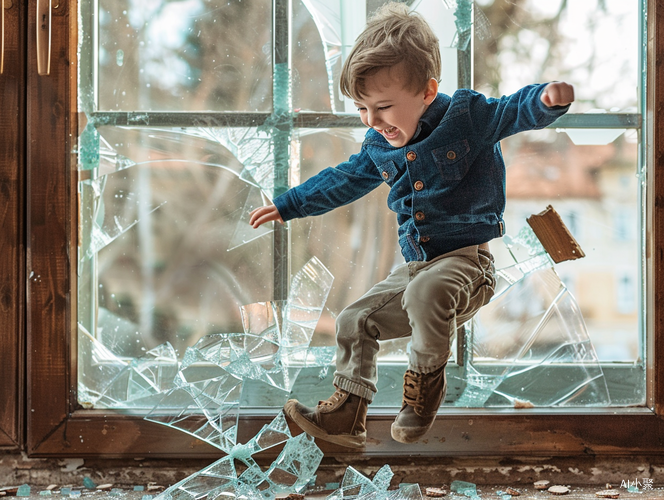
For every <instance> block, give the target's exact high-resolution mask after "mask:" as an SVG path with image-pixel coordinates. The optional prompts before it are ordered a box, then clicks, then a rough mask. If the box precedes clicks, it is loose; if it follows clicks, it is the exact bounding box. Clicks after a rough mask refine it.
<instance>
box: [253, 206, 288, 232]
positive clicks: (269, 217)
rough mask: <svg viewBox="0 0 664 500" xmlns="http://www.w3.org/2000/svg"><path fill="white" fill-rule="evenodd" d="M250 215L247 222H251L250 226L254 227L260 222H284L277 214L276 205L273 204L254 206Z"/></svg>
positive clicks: (260, 223)
mask: <svg viewBox="0 0 664 500" xmlns="http://www.w3.org/2000/svg"><path fill="white" fill-rule="evenodd" d="M250 215H251V217H250V218H249V224H251V227H253V228H254V229H256V228H257V227H258V226H260V225H262V224H265V223H266V222H270V221H274V220H276V221H279V222H281V223H282V224H283V223H284V220H283V219H282V218H281V215H280V214H279V210H277V207H275V206H274V205H270V206H267V207H258V208H255V209H254V210H252V211H251V214H250Z"/></svg>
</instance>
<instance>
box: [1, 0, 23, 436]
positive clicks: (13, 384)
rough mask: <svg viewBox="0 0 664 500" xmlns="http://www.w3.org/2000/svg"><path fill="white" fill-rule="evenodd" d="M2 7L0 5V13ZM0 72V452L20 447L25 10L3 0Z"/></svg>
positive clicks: (18, 5) (14, 3)
mask: <svg viewBox="0 0 664 500" xmlns="http://www.w3.org/2000/svg"><path fill="white" fill-rule="evenodd" d="M2 6H3V3H2V2H0V9H2ZM4 7H5V9H4V65H3V66H4V68H3V72H2V74H0V138H2V139H1V140H0V353H2V362H0V448H9V449H16V448H18V447H19V446H20V443H21V435H22V428H23V426H22V425H21V416H22V414H23V413H22V411H21V410H20V407H21V403H22V402H23V390H24V383H23V380H24V375H25V373H24V369H23V368H24V365H23V362H22V359H23V356H24V352H25V350H24V333H25V332H24V327H23V325H24V315H23V312H24V309H23V305H24V297H25V286H24V282H25V261H24V254H25V246H24V243H23V241H24V237H25V233H24V230H23V226H24V205H25V196H24V191H25V184H24V180H25V179H24V168H25V167H24V166H25V155H24V148H25V91H24V89H25V85H24V79H25V29H24V23H25V12H24V8H25V6H24V5H23V4H22V3H21V2H18V1H9V0H5V1H4Z"/></svg>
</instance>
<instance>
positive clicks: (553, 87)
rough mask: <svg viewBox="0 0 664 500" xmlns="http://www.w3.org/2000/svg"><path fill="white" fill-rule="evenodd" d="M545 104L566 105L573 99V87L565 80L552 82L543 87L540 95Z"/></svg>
mask: <svg viewBox="0 0 664 500" xmlns="http://www.w3.org/2000/svg"><path fill="white" fill-rule="evenodd" d="M540 99H541V100H542V102H543V103H544V105H545V106H547V107H549V108H551V107H553V106H567V105H568V104H570V103H572V102H573V101H574V87H572V86H571V85H570V84H569V83H565V82H553V83H550V84H548V85H547V86H546V87H544V91H543V92H542V95H541V97H540Z"/></svg>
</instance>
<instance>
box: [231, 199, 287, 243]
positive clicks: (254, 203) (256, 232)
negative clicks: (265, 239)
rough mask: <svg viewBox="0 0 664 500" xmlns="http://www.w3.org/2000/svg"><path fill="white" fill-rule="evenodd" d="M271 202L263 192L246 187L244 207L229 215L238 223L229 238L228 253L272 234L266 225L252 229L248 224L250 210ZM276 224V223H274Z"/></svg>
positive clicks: (271, 230)
mask: <svg viewBox="0 0 664 500" xmlns="http://www.w3.org/2000/svg"><path fill="white" fill-rule="evenodd" d="M270 203H271V202H270V201H269V200H268V199H267V197H266V196H265V195H264V194H263V191H262V190H261V189H260V188H259V187H256V186H247V200H246V201H245V202H244V207H243V208H242V209H240V210H239V213H238V214H237V215H231V217H232V218H235V217H236V216H237V219H238V222H237V225H236V226H235V231H234V232H233V235H232V236H231V240H230V243H229V244H228V251H229V252H230V251H231V250H234V249H236V248H238V247H240V246H242V245H244V244H245V243H249V242H250V241H254V240H255V239H258V238H260V237H261V236H265V235H267V234H270V233H272V232H273V229H272V228H271V227H270V225H268V224H263V225H262V226H259V227H257V228H255V229H254V228H253V227H252V226H251V225H250V224H249V220H250V214H251V212H252V210H254V209H255V208H258V207H262V206H265V205H269V204H270ZM275 224H276V223H275Z"/></svg>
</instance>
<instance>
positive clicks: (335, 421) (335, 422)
mask: <svg viewBox="0 0 664 500" xmlns="http://www.w3.org/2000/svg"><path fill="white" fill-rule="evenodd" d="M336 389H337V390H336V391H335V393H334V394H332V396H330V398H329V399H327V400H325V401H319V402H318V406H316V407H315V408H309V407H307V406H304V405H303V404H300V402H299V401H298V400H297V399H289V400H288V402H287V403H286V404H285V405H284V411H285V412H286V415H288V416H289V417H290V418H291V419H293V421H294V422H295V423H296V424H297V425H298V426H299V427H300V429H302V430H303V431H304V432H306V433H307V434H309V435H311V436H313V437H316V438H320V439H322V440H324V441H329V442H330V443H335V444H340V445H341V446H347V447H349V448H362V447H364V445H365V443H366V440H367V427H366V420H367V405H368V404H369V403H368V401H367V400H366V399H364V398H361V397H360V396H356V395H355V394H351V393H350V392H347V391H344V390H343V389H339V388H338V387H337V388H336Z"/></svg>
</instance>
